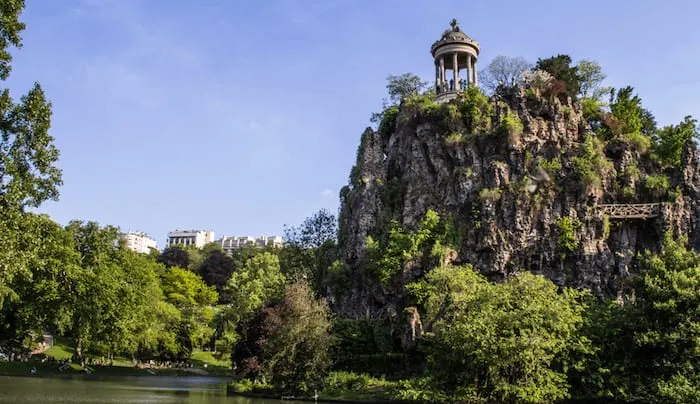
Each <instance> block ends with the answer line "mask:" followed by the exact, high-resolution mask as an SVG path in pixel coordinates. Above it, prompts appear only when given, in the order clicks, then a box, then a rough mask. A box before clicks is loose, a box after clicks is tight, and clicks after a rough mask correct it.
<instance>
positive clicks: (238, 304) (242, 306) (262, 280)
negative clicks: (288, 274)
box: [226, 252, 286, 319]
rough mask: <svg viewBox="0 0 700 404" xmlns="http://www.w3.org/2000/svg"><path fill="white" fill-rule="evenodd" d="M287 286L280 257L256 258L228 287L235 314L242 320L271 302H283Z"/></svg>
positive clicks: (232, 279) (266, 256) (268, 255)
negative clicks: (282, 296) (281, 298)
mask: <svg viewBox="0 0 700 404" xmlns="http://www.w3.org/2000/svg"><path fill="white" fill-rule="evenodd" d="M285 283H286V279H285V277H284V275H283V274H282V272H281V271H280V263H279V259H278V258H277V256H276V255H273V254H271V253H269V252H263V253H259V254H257V255H255V256H254V257H253V258H251V259H249V260H248V262H246V264H245V267H243V269H241V270H240V271H236V272H234V273H233V275H232V276H231V279H230V280H229V282H228V285H227V286H226V289H227V291H228V293H229V295H230V297H231V302H232V306H233V308H234V310H233V313H234V314H235V315H236V316H237V317H238V318H239V319H241V318H245V317H246V316H247V315H248V314H250V313H252V312H254V311H255V310H257V309H259V308H261V307H263V306H264V305H265V304H266V303H267V302H269V301H271V300H273V299H276V298H279V297H280V295H281V294H282V293H283V291H284V285H285Z"/></svg>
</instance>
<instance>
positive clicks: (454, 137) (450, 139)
mask: <svg viewBox="0 0 700 404" xmlns="http://www.w3.org/2000/svg"><path fill="white" fill-rule="evenodd" d="M445 143H446V144H447V145H450V146H453V145H458V144H462V143H464V135H463V134H461V133H459V132H453V133H450V134H449V135H448V136H447V137H446V138H445Z"/></svg>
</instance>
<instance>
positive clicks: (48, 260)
mask: <svg viewBox="0 0 700 404" xmlns="http://www.w3.org/2000/svg"><path fill="white" fill-rule="evenodd" d="M18 230H19V231H20V233H21V234H22V239H23V240H25V241H26V243H23V245H22V246H21V248H22V249H23V250H27V249H32V250H33V251H34V253H33V254H32V256H31V257H29V260H28V264H27V269H28V270H27V271H23V272H21V273H20V274H18V275H17V276H15V277H14V279H13V281H12V283H11V284H10V287H11V289H12V290H13V291H14V294H15V296H14V297H13V298H11V299H9V300H7V301H6V303H5V305H4V306H3V307H2V309H0V324H2V325H1V326H0V345H2V344H6V345H10V346H12V347H13V349H21V348H23V346H24V342H25V340H26V339H27V338H30V337H31V335H32V334H35V335H38V334H40V333H41V332H42V331H43V330H45V329H48V330H51V331H53V332H58V333H63V332H65V331H66V330H67V329H68V328H69V327H70V319H71V316H72V312H73V304H74V301H75V300H74V295H73V287H72V286H73V284H74V280H75V276H76V275H77V273H78V272H79V271H80V266H79V259H80V256H79V254H78V252H77V251H76V250H75V248H74V245H73V239H72V237H71V235H70V233H68V232H67V231H66V230H65V229H64V228H63V227H62V226H60V225H59V224H58V223H56V222H54V221H52V220H51V219H49V218H48V217H47V216H45V215H35V214H27V215H26V216H25V220H23V221H22V222H21V227H20V228H19V229H18ZM34 240H39V241H40V242H39V243H38V244H37V245H36V247H29V245H32V244H34V243H35V241H34Z"/></svg>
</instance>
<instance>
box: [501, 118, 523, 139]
mask: <svg viewBox="0 0 700 404" xmlns="http://www.w3.org/2000/svg"><path fill="white" fill-rule="evenodd" d="M497 132H498V133H499V134H500V135H504V136H508V138H509V139H511V141H512V142H516V141H517V139H519V138H520V135H522V134H523V123H522V122H521V121H520V118H519V117H518V115H516V114H514V113H512V112H508V114H506V115H505V116H504V117H503V118H502V119H501V122H500V124H499V126H498V130H497Z"/></svg>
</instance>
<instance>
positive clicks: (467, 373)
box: [401, 266, 588, 403]
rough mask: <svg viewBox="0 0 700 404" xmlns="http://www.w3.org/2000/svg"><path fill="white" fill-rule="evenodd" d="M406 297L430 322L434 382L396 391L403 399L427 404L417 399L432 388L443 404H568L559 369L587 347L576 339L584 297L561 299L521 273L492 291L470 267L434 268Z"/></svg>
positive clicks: (569, 294)
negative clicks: (413, 300) (414, 299)
mask: <svg viewBox="0 0 700 404" xmlns="http://www.w3.org/2000/svg"><path fill="white" fill-rule="evenodd" d="M407 289H408V290H409V292H411V293H412V294H413V295H414V296H416V297H417V299H418V300H419V302H421V304H422V305H423V307H424V308H425V312H426V317H428V318H435V322H434V326H433V330H434V338H432V342H431V345H430V348H429V349H428V357H429V360H428V372H429V373H428V374H430V377H431V378H432V379H433V380H432V381H430V380H429V381H427V382H428V383H420V384H419V385H417V386H416V385H412V384H407V385H402V386H401V387H402V388H403V390H404V395H403V397H404V398H412V399H422V398H425V396H424V395H421V394H419V393H420V392H421V391H425V390H428V391H430V390H431V389H430V387H432V388H433V389H435V390H442V393H443V394H445V395H447V396H448V399H447V400H445V401H447V402H469V403H478V402H482V403H483V402H499V403H500V402H505V403H543V402H559V401H560V400H561V399H564V398H567V397H568V395H569V393H568V388H569V386H568V383H567V380H566V374H565V373H564V371H563V370H562V368H566V367H567V366H568V365H569V363H570V361H569V352H570V351H571V350H573V349H574V348H572V347H577V348H585V347H586V346H587V345H588V342H587V341H586V340H585V338H582V337H581V336H580V335H579V333H578V330H579V329H580V328H581V326H582V324H583V315H582V313H583V311H584V308H585V306H584V304H582V301H581V299H582V297H583V296H586V294H585V293H580V292H577V291H574V290H571V289H564V291H563V292H562V293H559V292H558V288H557V286H556V285H555V284H554V283H553V282H551V281H550V280H547V279H545V278H544V277H542V276H536V275H532V274H530V273H527V272H523V273H518V274H516V275H515V276H510V277H508V278H507V279H506V281H505V282H503V283H498V284H492V283H490V282H488V281H487V280H486V279H485V278H484V277H483V276H482V275H481V274H479V273H478V272H476V271H475V270H474V269H473V268H471V267H470V266H465V267H454V266H443V267H438V268H435V269H433V270H432V271H430V272H428V273H427V275H426V276H425V278H424V279H423V280H422V281H420V282H417V283H414V284H410V285H408V286H407ZM426 387H427V389H426ZM416 390H417V391H416ZM437 397H439V396H437ZM437 397H430V398H429V399H428V401H432V400H435V399H436V398H437Z"/></svg>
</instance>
